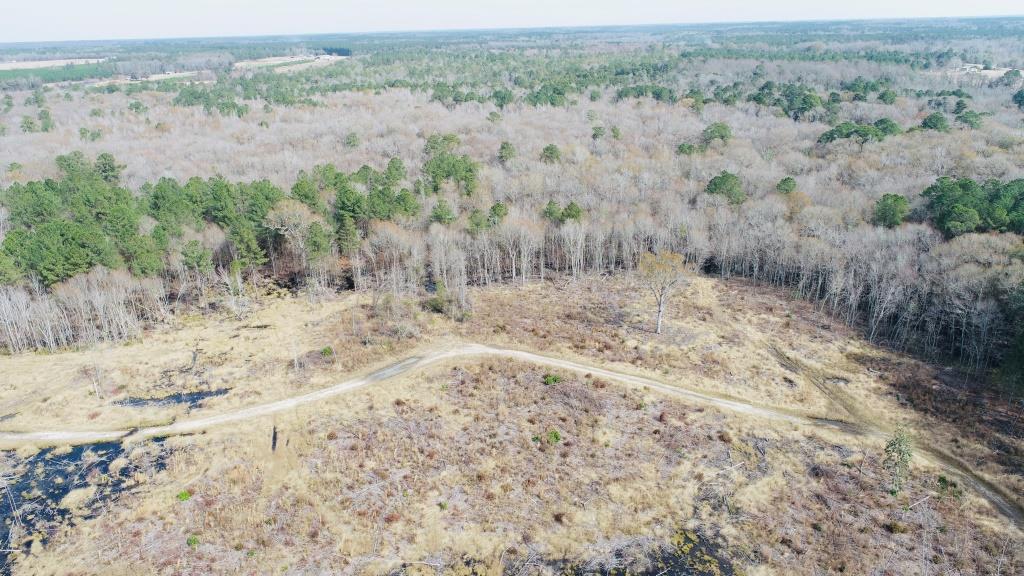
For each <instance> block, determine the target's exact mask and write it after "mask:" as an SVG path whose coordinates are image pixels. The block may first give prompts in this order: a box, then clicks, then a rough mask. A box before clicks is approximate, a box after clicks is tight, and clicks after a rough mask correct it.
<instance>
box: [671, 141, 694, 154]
mask: <svg viewBox="0 0 1024 576" xmlns="http://www.w3.org/2000/svg"><path fill="white" fill-rule="evenodd" d="M699 150H700V149H699V148H698V147H697V146H695V145H693V144H690V143H688V142H683V143H682V144H680V145H679V146H676V154H677V155H678V156H693V155H694V154H696V153H697V152H698V151H699Z"/></svg>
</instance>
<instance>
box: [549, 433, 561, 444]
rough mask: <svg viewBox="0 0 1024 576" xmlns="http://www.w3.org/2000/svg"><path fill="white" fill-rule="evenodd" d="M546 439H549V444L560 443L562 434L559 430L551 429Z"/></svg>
mask: <svg viewBox="0 0 1024 576" xmlns="http://www.w3.org/2000/svg"><path fill="white" fill-rule="evenodd" d="M545 440H547V441H548V444H558V443H559V442H561V441H562V435H561V434H560V433H559V432H558V430H551V431H549V432H548V433H547V435H546V436H545Z"/></svg>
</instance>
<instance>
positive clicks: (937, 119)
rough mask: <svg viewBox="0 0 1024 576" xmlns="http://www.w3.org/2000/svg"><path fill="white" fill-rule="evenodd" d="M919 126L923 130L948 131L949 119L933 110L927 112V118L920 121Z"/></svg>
mask: <svg viewBox="0 0 1024 576" xmlns="http://www.w3.org/2000/svg"><path fill="white" fill-rule="evenodd" d="M921 128H924V129H925V130H937V131H939V132H948V131H949V121H948V120H946V117H945V116H944V115H943V114H942V113H941V112H935V113H932V114H929V115H928V117H927V118H925V119H924V120H922V121H921Z"/></svg>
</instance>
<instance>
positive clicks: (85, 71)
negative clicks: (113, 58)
mask: <svg viewBox="0 0 1024 576" xmlns="http://www.w3.org/2000/svg"><path fill="white" fill-rule="evenodd" d="M76 61H77V60H47V61H46V62H50V63H53V62H68V63H67V64H64V65H59V64H58V65H56V66H49V67H42V66H37V67H34V68H25V67H20V68H3V66H4V65H15V64H38V62H5V63H0V83H2V82H7V81H13V82H14V83H17V82H24V81H26V80H29V79H39V81H41V82H43V83H44V84H45V83H53V82H76V81H81V80H90V79H98V78H109V77H111V76H113V75H114V74H115V72H116V70H115V69H114V66H113V65H111V64H109V63H107V62H104V61H102V60H92V61H89V62H87V63H85V61H84V60H82V62H83V63H80V64H75V63H73V62H76ZM39 62H42V61H39Z"/></svg>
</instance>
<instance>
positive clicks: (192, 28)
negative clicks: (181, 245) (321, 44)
mask: <svg viewBox="0 0 1024 576" xmlns="http://www.w3.org/2000/svg"><path fill="white" fill-rule="evenodd" d="M4 4H5V6H4V8H3V10H2V17H0V43H3V42H23V41H39V40H85V39H102V38H166V37H181V36H241V35H262V34H301V33H322V32H370V31H385V30H437V29H453V28H505V27H534V26H586V25H597V24H662V23H689V22H727V21H756V20H813V19H842V18H901V17H938V16H987V15H1020V14H1024V0H853V1H842V0H840V1H834V2H830V1H828V0H708V1H705V0H696V1H695V0H626V1H622V0H510V1H504V0H500V1H499V0H9V1H7V0H5V1H4Z"/></svg>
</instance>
